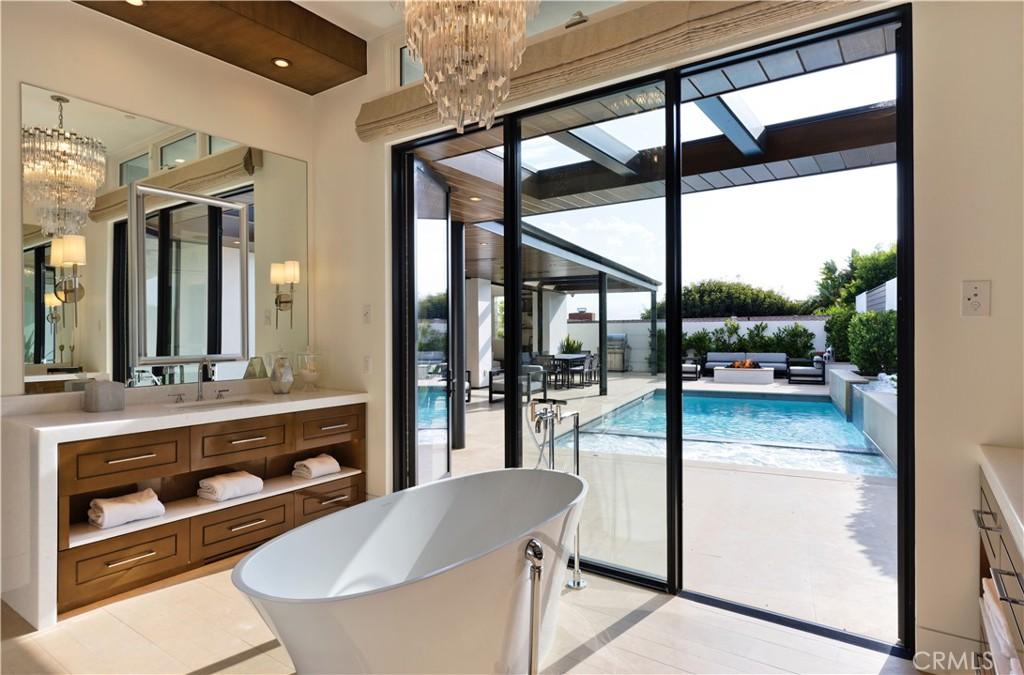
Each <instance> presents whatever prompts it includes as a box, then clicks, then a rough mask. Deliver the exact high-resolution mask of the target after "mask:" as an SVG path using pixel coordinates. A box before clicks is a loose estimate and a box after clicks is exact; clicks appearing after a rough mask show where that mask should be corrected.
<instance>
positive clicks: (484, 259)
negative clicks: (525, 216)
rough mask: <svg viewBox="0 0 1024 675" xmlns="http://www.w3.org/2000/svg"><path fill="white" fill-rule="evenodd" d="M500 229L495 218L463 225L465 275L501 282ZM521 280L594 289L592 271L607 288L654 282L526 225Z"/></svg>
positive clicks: (622, 289) (648, 286)
mask: <svg viewBox="0 0 1024 675" xmlns="http://www.w3.org/2000/svg"><path fill="white" fill-rule="evenodd" d="M503 233H504V228H503V227H502V226H501V224H500V223H494V222H487V223H478V224H476V225H467V226H466V230H465V245H466V249H465V256H466V277H467V278H470V279H490V280H491V282H492V283H494V284H497V285H499V286H501V285H504V283H505V274H504V255H505V247H504V239H505V238H504V236H502V235H503ZM522 259H523V263H522V265H523V285H524V286H525V287H529V288H543V289H544V290H548V291H556V292H559V293H581V292H588V291H590V292H595V291H597V289H598V276H597V275H598V273H600V272H604V273H605V274H607V275H608V292H609V293H642V292H650V291H653V290H655V289H657V288H658V286H659V285H660V282H659V281H657V280H655V279H651V278H650V277H648V276H645V275H643V274H640V273H639V272H636V271H634V270H631V269H629V268H628V267H625V266H623V265H620V264H618V263H616V262H614V261H611V260H607V259H606V258H602V257H601V256H599V255H597V254H595V253H593V252H591V251H587V250H585V249H583V248H581V247H579V246H576V245H575V244H573V243H571V242H568V241H566V240H564V239H561V238H559V237H556V236H554V235H552V234H549V233H547V232H544V231H542V230H539V229H537V228H535V227H532V226H530V225H526V226H524V228H523V258H522Z"/></svg>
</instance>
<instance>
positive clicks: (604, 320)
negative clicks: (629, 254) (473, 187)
mask: <svg viewBox="0 0 1024 675" xmlns="http://www.w3.org/2000/svg"><path fill="white" fill-rule="evenodd" d="M504 234H505V228H504V226H503V225H502V224H501V223H499V222H494V221H490V222H483V223H473V224H466V225H464V226H463V242H464V246H465V249H464V255H463V257H464V260H465V267H464V273H463V274H462V275H461V277H462V278H463V280H465V279H486V280H487V281H488V282H489V283H490V284H493V285H496V286H505V274H504V269H503V260H504ZM522 246H523V255H522V260H523V263H522V264H523V286H522V290H523V291H528V292H531V293H534V294H536V295H535V297H536V302H537V307H538V312H537V314H538V316H537V318H535V321H534V326H535V329H536V331H537V335H536V337H535V340H536V341H535V342H534V343H533V344H536V345H538V347H539V351H554V350H553V349H544V347H543V346H544V345H545V344H549V343H550V344H556V343H557V341H555V340H546V339H545V334H544V333H545V331H548V330H550V326H549V325H548V321H547V320H546V319H545V317H546V314H545V310H544V308H545V303H546V302H548V303H550V302H556V301H561V302H565V296H569V295H573V294H576V293H594V294H597V296H598V352H599V355H600V359H599V361H600V375H599V388H600V393H601V395H605V394H607V392H608V358H607V346H608V339H607V338H608V294H609V293H648V294H650V298H651V307H655V306H656V304H657V293H658V288H659V287H660V286H661V282H659V281H658V280H656V279H652V278H651V277H648V276H646V275H644V274H641V273H639V272H637V271H635V270H632V269H629V268H628V267H626V266H624V265H621V264H619V263H616V262H615V261H613V260H609V259H607V258H604V257H602V256H600V255H598V254H597V253H594V252H593V251H590V250H587V249H585V248H583V247H581V246H578V245H576V244H573V243H572V242H569V241H566V240H565V239H562V238H560V237H557V236H555V235H553V234H551V233H549V232H545V231H544V230H541V229H540V228H537V227H535V226H532V225H529V224H525V223H524V224H523V227H522ZM456 264H458V263H457V262H456ZM459 276H460V275H457V274H453V275H452V277H453V279H452V280H453V282H454V283H456V284H458V277H459ZM507 292H508V289H506V293H507ZM464 293H465V289H458V288H456V289H453V297H460V296H461V297H464ZM559 296H561V299H560V300H556V299H557V298H559ZM651 315H652V317H654V316H655V313H654V312H652V313H651ZM562 320H563V321H564V320H565V319H564V318H563V319H562ZM652 328H656V324H655V319H653V318H652ZM506 358H509V355H506Z"/></svg>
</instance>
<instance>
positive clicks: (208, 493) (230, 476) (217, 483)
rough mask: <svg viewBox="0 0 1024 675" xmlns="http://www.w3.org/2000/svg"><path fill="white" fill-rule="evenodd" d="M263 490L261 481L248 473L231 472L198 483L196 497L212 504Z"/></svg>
mask: <svg viewBox="0 0 1024 675" xmlns="http://www.w3.org/2000/svg"><path fill="white" fill-rule="evenodd" d="M262 489H263V479H262V478H260V477H259V476H254V475H252V474H251V473H249V472H248V471H233V472H231V473H222V474H220V475H219V476H210V477H209V478H204V479H202V480H201V481H199V490H198V491H197V492H196V496H197V497H199V498H200V499H209V500H210V501H212V502H223V501H226V500H228V499H235V498H236V497H244V496H246V495H252V494H256V493H257V492H259V491H260V490H262Z"/></svg>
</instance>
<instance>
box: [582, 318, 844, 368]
mask: <svg viewBox="0 0 1024 675" xmlns="http://www.w3.org/2000/svg"><path fill="white" fill-rule="evenodd" d="M827 318H828V317H825V316H771V317H763V318H756V317H755V318H749V319H737V320H736V321H737V323H739V325H740V329H741V330H742V332H744V333H745V332H746V331H747V330H748V329H749V328H750V327H751V326H753V325H754V324H756V323H761V322H764V323H766V324H768V334H769V335H771V334H772V333H774V332H775V331H776V330H777V329H779V328H782V327H783V326H789V325H791V324H794V323H798V324H800V325H801V326H803V327H804V328H806V329H807V330H809V331H811V332H812V333H813V334H814V350H815V351H818V352H823V351H825V319H827ZM723 325H725V319H683V331H685V332H686V333H687V334H689V333H695V332H697V331H699V330H701V329H702V328H703V329H707V330H708V331H712V330H714V329H716V328H721V327H722V326H723ZM568 327H569V337H571V338H573V339H575V340H580V341H582V342H583V349H584V350H590V351H592V352H596V351H597V341H598V336H597V331H598V322H597V321H580V322H575V321H573V322H570V323H569V324H568ZM658 328H660V329H664V328H665V321H663V320H662V321H658ZM608 332H609V333H625V334H626V340H627V341H628V342H629V346H630V354H629V370H630V371H639V372H645V371H649V370H650V366H649V365H648V362H647V355H648V353H649V352H650V338H649V337H648V336H649V335H650V333H651V322H650V321H644V320H642V319H633V320H631V321H609V322H608Z"/></svg>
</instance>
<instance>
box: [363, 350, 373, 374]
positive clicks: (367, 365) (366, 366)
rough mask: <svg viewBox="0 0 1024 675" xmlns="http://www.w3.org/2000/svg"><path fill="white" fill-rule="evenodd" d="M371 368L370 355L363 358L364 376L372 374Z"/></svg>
mask: <svg viewBox="0 0 1024 675" xmlns="http://www.w3.org/2000/svg"><path fill="white" fill-rule="evenodd" d="M370 366H371V364H370V357H369V355H367V356H364V357H363V374H364V375H369V374H370Z"/></svg>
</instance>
